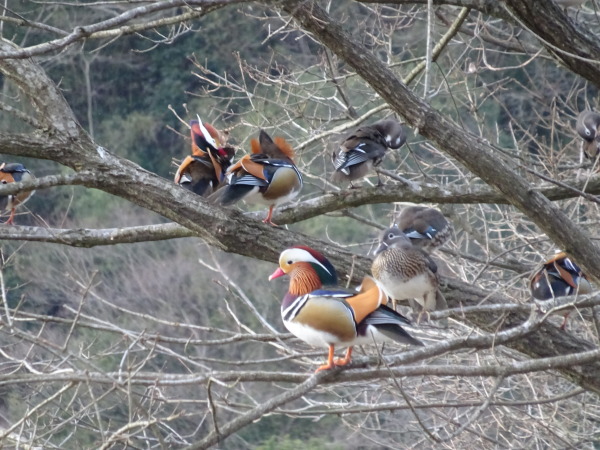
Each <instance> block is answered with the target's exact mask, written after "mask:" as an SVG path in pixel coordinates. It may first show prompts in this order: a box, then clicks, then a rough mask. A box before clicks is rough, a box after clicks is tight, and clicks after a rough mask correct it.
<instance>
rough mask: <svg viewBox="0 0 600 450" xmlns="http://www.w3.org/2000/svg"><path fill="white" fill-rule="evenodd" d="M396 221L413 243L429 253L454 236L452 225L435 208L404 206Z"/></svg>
mask: <svg viewBox="0 0 600 450" xmlns="http://www.w3.org/2000/svg"><path fill="white" fill-rule="evenodd" d="M396 222H397V223H398V228H400V229H401V230H402V232H403V233H404V234H405V235H406V237H408V238H409V239H410V241H411V242H412V244H413V245H414V246H415V247H419V248H421V249H423V250H424V251H426V252H427V253H432V252H433V251H434V250H436V249H438V248H439V247H441V246H442V245H444V244H445V243H446V242H447V241H448V240H449V239H450V238H451V237H452V225H450V222H448V219H446V217H444V215H443V214H442V213H441V212H440V211H438V210H437V209H435V208H428V207H426V206H407V207H405V208H402V211H400V214H399V215H398V219H397V220H396Z"/></svg>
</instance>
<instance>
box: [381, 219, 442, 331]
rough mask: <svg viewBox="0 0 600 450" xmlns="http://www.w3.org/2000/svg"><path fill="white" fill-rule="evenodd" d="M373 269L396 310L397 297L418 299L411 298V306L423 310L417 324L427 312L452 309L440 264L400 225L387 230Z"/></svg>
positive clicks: (419, 314)
mask: <svg viewBox="0 0 600 450" xmlns="http://www.w3.org/2000/svg"><path fill="white" fill-rule="evenodd" d="M371 272H372V274H373V277H374V278H375V280H376V281H377V284H378V285H379V286H380V287H381V289H382V290H383V291H384V292H385V294H386V295H387V296H388V297H389V298H391V299H392V303H393V305H394V309H395V308H396V301H397V300H411V299H414V301H416V304H415V303H414V302H413V301H411V306H412V308H413V311H415V312H417V311H416V310H417V309H420V311H418V316H417V323H420V322H421V318H422V315H423V314H424V313H427V314H428V313H429V312H430V311H434V310H436V309H447V308H448V305H447V303H446V299H445V298H444V295H443V294H442V292H441V291H440V289H439V281H438V275H437V265H436V264H435V262H434V261H433V260H432V259H431V257H430V256H429V255H428V254H427V253H425V252H424V251H423V250H421V249H420V248H418V247H415V246H414V245H413V244H412V243H411V241H410V239H409V238H408V237H406V235H405V234H404V233H403V232H402V230H400V228H398V226H397V225H393V226H392V227H390V228H388V229H387V230H385V231H384V232H383V235H382V237H381V240H380V244H379V247H377V249H376V250H375V259H374V260H373V264H372V266H371ZM417 304H418V305H420V308H419V307H417Z"/></svg>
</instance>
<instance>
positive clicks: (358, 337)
mask: <svg viewBox="0 0 600 450" xmlns="http://www.w3.org/2000/svg"><path fill="white" fill-rule="evenodd" d="M286 274H287V275H289V276H290V285H289V289H288V293H287V294H286V295H285V297H284V298H283V302H282V304H281V317H282V318H283V323H284V324H285V326H286V328H287V329H288V330H289V331H290V332H291V333H293V334H294V335H295V336H297V337H298V338H300V339H302V340H303V341H304V342H306V343H308V344H310V345H314V346H326V347H329V356H328V359H327V364H324V365H323V366H321V367H319V368H318V369H317V370H316V372H319V371H321V370H327V369H331V368H333V367H335V366H343V365H346V364H348V363H349V362H350V360H351V357H352V347H353V346H354V345H361V344H368V343H369V344H372V343H373V340H375V341H376V342H381V341H385V340H390V339H391V340H394V341H397V342H401V343H403V344H412V345H423V344H422V343H421V341H419V340H418V339H415V338H413V337H412V336H411V335H410V334H408V333H407V332H406V331H405V330H404V328H402V325H410V321H409V320H408V319H406V318H405V317H404V316H402V315H401V314H398V313H397V312H395V311H393V310H392V309H391V308H388V307H387V306H385V303H386V301H387V299H386V298H385V296H384V295H383V292H382V291H381V290H380V289H379V288H378V287H377V285H376V284H375V282H374V281H373V279H372V278H370V277H365V279H364V280H363V284H362V286H361V290H360V292H359V293H350V292H348V291H341V290H322V289H321V288H322V287H323V285H335V284H336V283H337V274H336V271H335V269H334V267H333V265H332V264H331V263H330V262H329V261H328V260H327V258H325V257H324V256H323V255H322V254H321V253H319V252H317V251H315V250H313V249H311V248H309V247H303V246H298V247H293V248H289V249H287V250H284V251H283V252H282V253H281V255H280V257H279V268H278V269H277V270H276V271H275V272H273V274H272V275H271V276H270V277H269V280H273V279H275V278H278V277H281V276H283V275H286ZM336 345H338V346H348V350H347V352H346V355H345V357H344V358H342V359H335V360H334V358H333V356H334V350H335V346H336Z"/></svg>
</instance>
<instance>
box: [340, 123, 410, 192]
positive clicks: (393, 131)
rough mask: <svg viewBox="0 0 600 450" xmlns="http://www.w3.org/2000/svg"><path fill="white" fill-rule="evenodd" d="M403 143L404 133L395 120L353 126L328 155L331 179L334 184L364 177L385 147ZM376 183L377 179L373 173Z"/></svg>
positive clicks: (383, 152) (376, 164)
mask: <svg viewBox="0 0 600 450" xmlns="http://www.w3.org/2000/svg"><path fill="white" fill-rule="evenodd" d="M405 142H406V133H405V132H404V129H403V128H402V125H400V123H399V122H398V121H397V120H394V119H385V120H380V121H378V122H375V123H374V124H372V125H366V126H362V127H360V128H357V129H356V130H355V131H354V132H353V133H352V134H351V135H350V136H348V137H347V138H346V139H345V140H344V142H343V144H342V145H341V146H340V149H339V151H338V152H337V153H336V152H334V153H333V155H332V161H333V166H334V168H335V172H333V176H332V181H333V182H334V183H337V184H341V183H343V182H350V186H351V187H354V185H353V184H352V182H353V181H354V180H358V179H359V178H363V177H365V176H367V175H368V174H369V173H370V172H371V171H372V170H373V168H374V167H376V166H378V165H379V164H381V161H382V160H383V155H384V154H385V152H386V151H387V149H388V148H392V149H398V148H400V147H402V146H403V145H404V143H405ZM377 181H378V185H381V184H382V183H381V179H380V178H379V174H377Z"/></svg>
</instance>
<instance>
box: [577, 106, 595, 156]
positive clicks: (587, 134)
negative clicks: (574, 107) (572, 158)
mask: <svg viewBox="0 0 600 450" xmlns="http://www.w3.org/2000/svg"><path fill="white" fill-rule="evenodd" d="M599 128H600V114H599V113H597V112H595V111H582V112H581V113H580V114H579V116H578V117H577V123H576V124H575V129H576V130H577V133H578V134H579V136H581V138H582V139H583V142H582V143H581V149H582V150H583V154H584V155H585V156H586V158H589V159H594V158H596V156H598V153H600V133H599V131H600V129H599Z"/></svg>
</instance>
